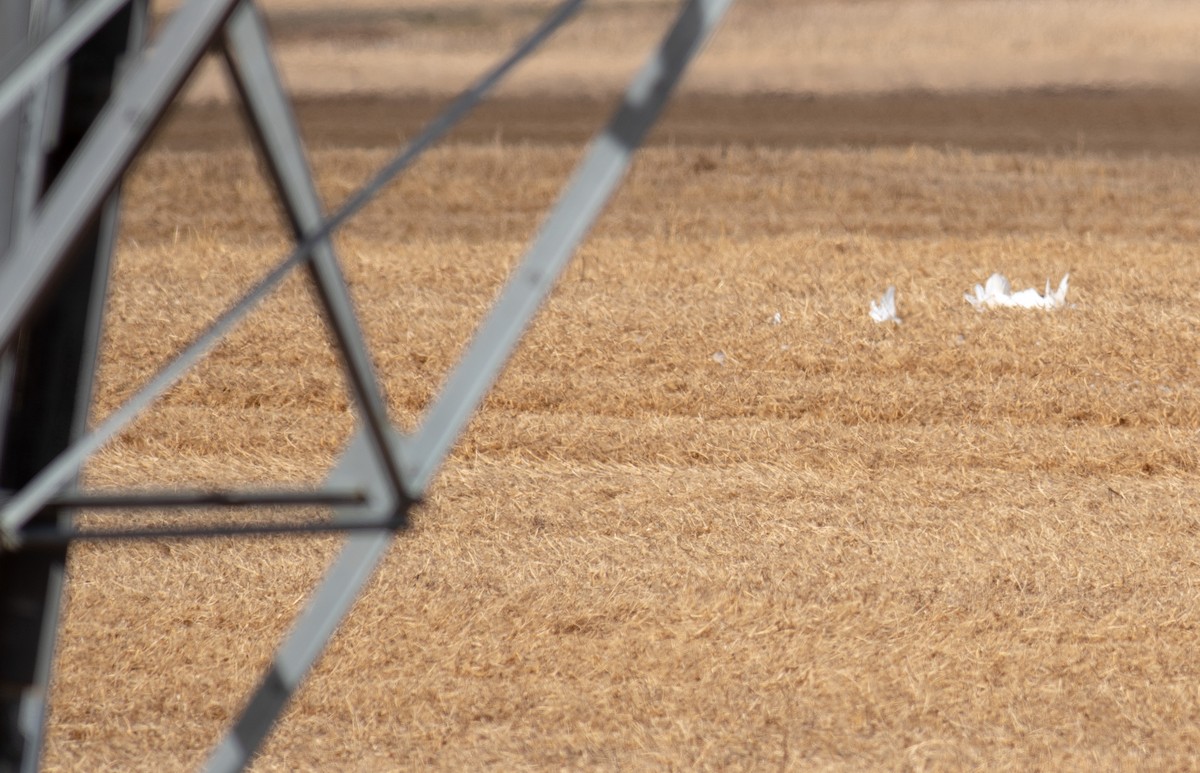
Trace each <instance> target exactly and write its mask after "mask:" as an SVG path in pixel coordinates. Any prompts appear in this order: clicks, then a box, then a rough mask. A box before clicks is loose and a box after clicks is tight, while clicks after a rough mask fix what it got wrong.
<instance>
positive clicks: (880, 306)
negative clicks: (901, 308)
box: [871, 285, 902, 325]
mask: <svg viewBox="0 0 1200 773" xmlns="http://www.w3.org/2000/svg"><path fill="white" fill-rule="evenodd" d="M871 319H873V320H875V321H876V322H895V323H896V324H897V325H899V324H900V322H901V321H902V320H901V319H900V318H899V317H897V316H896V286H895V285H890V286H889V287H888V289H887V292H885V293H884V294H883V297H882V298H880V299H879V302H878V303H876V302H875V301H871Z"/></svg>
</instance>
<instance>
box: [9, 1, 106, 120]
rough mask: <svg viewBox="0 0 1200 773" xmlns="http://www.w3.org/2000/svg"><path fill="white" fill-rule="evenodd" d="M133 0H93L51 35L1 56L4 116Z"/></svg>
mask: <svg viewBox="0 0 1200 773" xmlns="http://www.w3.org/2000/svg"><path fill="white" fill-rule="evenodd" d="M128 4H129V0H90V2H86V3H83V4H82V5H80V6H79V7H77V8H76V9H75V10H74V11H72V12H71V15H70V16H68V17H67V18H66V19H65V20H64V21H63V23H62V24H60V25H58V26H57V27H55V28H54V30H53V31H52V32H50V34H49V35H44V36H42V37H41V39H40V40H34V41H31V42H29V43H26V44H25V45H23V46H20V47H19V48H17V49H16V50H15V51H13V52H12V53H11V54H8V55H7V56H5V57H4V59H2V60H0V116H3V115H7V114H8V112H9V111H10V110H12V109H13V107H14V106H16V105H17V104H18V103H19V102H20V101H21V99H22V97H25V96H26V95H28V94H29V93H30V92H31V91H33V90H34V89H35V88H36V87H37V84H38V81H41V80H44V79H45V78H47V77H48V76H49V74H50V73H51V72H52V71H53V70H55V69H57V68H58V67H61V66H63V64H65V63H66V59H67V57H69V56H70V55H71V54H73V53H75V50H76V49H78V48H79V47H80V46H81V45H83V43H84V42H85V41H86V40H87V39H88V38H90V37H91V36H92V35H94V34H95V32H96V30H98V29H100V27H102V26H103V25H104V23H105V22H107V21H108V20H109V19H111V18H112V17H113V15H114V14H115V13H116V12H117V11H119V10H120V9H121V7H122V6H125V5H128Z"/></svg>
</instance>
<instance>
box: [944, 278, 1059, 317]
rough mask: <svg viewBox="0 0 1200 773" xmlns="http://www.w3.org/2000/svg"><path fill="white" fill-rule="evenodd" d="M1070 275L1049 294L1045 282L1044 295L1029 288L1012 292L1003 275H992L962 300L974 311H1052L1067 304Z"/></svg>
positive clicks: (1048, 282) (1047, 284)
mask: <svg viewBox="0 0 1200 773" xmlns="http://www.w3.org/2000/svg"><path fill="white" fill-rule="evenodd" d="M1069 280H1070V274H1066V275H1064V276H1063V278H1062V281H1061V282H1059V284H1058V290H1056V291H1055V292H1053V293H1051V292H1050V280H1049V279H1047V280H1046V292H1045V294H1042V293H1039V292H1038V291H1037V290H1036V289H1034V288H1032V287H1030V288H1029V289H1027V290H1020V291H1018V292H1015V293H1014V292H1013V291H1012V285H1011V284H1010V283H1009V281H1008V279H1006V278H1005V276H1004V275H1003V274H992V275H991V276H990V277H988V280H987V284H986V285H984V286H980V285H975V292H974V294H971V293H966V294H964V295H963V298H965V299H966V301H967V303H969V304H971V305H972V306H974V307H975V308H976V309H979V310H983V309H999V308H1012V309H1045V310H1047V311H1049V310H1052V309H1058V308H1062V307H1063V306H1065V305H1066V303H1067V286H1068V282H1069Z"/></svg>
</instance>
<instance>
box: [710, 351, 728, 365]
mask: <svg viewBox="0 0 1200 773" xmlns="http://www.w3.org/2000/svg"><path fill="white" fill-rule="evenodd" d="M725 360H726V357H725V352H713V356H712V361H713V362H715V363H717V364H718V365H724V364H725Z"/></svg>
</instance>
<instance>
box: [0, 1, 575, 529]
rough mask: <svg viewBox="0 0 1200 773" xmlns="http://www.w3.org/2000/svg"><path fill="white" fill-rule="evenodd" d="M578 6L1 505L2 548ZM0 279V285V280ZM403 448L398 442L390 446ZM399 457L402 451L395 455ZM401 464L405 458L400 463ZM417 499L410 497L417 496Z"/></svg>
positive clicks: (537, 34)
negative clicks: (321, 242) (311, 252)
mask: <svg viewBox="0 0 1200 773" xmlns="http://www.w3.org/2000/svg"><path fill="white" fill-rule="evenodd" d="M582 3H583V0H564V2H563V3H562V4H561V5H560V6H558V7H557V8H556V9H555V10H554V12H553V13H551V14H550V15H549V16H548V17H547V18H546V20H545V21H544V22H543V23H542V24H541V25H540V26H539V27H538V28H537V29H535V30H534V31H533V32H532V33H531V34H530V35H529V37H528V38H526V39H525V40H523V41H522V42H521V44H520V45H518V46H517V47H516V48H515V49H514V50H513V51H512V53H511V54H509V55H508V57H506V58H505V59H504V60H503V61H501V62H500V63H498V64H497V65H496V66H495V67H493V68H492V69H491V70H490V71H488V72H487V73H486V74H484V75H483V77H481V78H480V79H479V80H478V81H476V82H475V83H474V84H472V85H471V86H470V87H469V88H468V89H466V90H465V91H463V92H462V93H461V94H460V95H459V96H458V97H457V98H455V99H454V101H453V102H452V103H451V104H450V107H448V108H447V109H446V111H445V112H444V113H442V114H441V115H439V116H438V117H437V118H435V119H434V120H433V121H431V122H430V123H429V125H428V126H426V127H425V129H423V130H422V131H421V133H420V134H419V135H417V137H416V138H415V139H413V140H412V142H410V143H409V145H408V147H406V148H404V150H402V151H401V152H399V153H398V154H396V156H395V157H394V158H393V159H392V160H391V161H389V162H388V163H387V164H385V165H384V166H383V168H382V169H380V170H379V172H378V173H376V175H375V176H374V177H372V178H371V180H370V182H368V183H367V184H366V185H364V186H363V187H362V188H360V189H359V190H358V191H356V192H355V193H354V194H353V195H351V196H350V198H349V199H347V200H346V202H345V203H344V204H343V205H342V206H341V207H340V208H339V209H338V210H337V212H335V213H334V214H333V215H332V216H331V217H330V218H329V219H328V220H327V221H326V222H325V225H324V226H323V227H322V228H321V229H320V230H319V231H318V232H317V233H315V234H313V235H312V236H310V237H308V238H306V239H305V240H304V241H303V242H302V243H301V244H299V245H298V246H297V247H296V249H294V250H293V251H292V253H291V254H290V255H289V256H288V257H287V258H286V259H284V260H283V262H281V263H280V264H279V265H277V266H276V267H275V268H274V269H272V270H271V271H270V272H268V273H267V275H266V276H264V277H263V278H262V279H261V280H259V282H258V283H257V284H255V285H254V286H253V287H252V288H251V289H250V290H249V291H248V292H247V293H246V294H245V295H243V296H242V297H241V299H239V300H238V301H237V302H236V303H235V304H234V305H233V306H231V307H230V308H229V309H227V310H226V311H225V312H223V313H222V314H221V316H219V317H218V318H217V319H216V320H215V321H214V322H213V323H212V325H210V326H209V328H208V329H207V330H206V331H204V332H203V333H201V334H200V335H199V336H198V337H197V338H196V339H195V340H193V341H192V343H191V344H189V345H188V346H187V347H186V348H185V349H184V350H183V351H181V352H180V353H179V354H178V355H176V357H175V359H174V360H172V361H171V362H170V363H169V364H168V365H166V366H164V367H163V369H162V370H160V371H159V372H158V373H157V374H156V375H155V376H154V377H153V378H151V379H150V381H149V382H148V383H147V384H146V385H145V386H144V387H142V388H141V389H140V390H139V391H138V392H137V393H136V394H134V395H133V397H131V398H129V400H128V401H126V403H125V404H124V405H123V406H121V407H120V408H119V409H117V410H116V411H114V412H113V413H112V414H110V415H109V417H108V418H107V419H105V420H104V422H103V423H101V424H100V425H99V426H98V427H96V428H94V429H93V430H92V431H91V433H89V434H88V435H86V436H84V437H82V438H80V439H79V440H78V441H76V442H75V443H73V444H72V445H71V446H70V447H69V448H67V449H66V450H65V451H63V453H61V454H59V456H58V458H56V459H55V460H54V461H53V462H52V463H51V464H49V465H47V466H46V467H45V468H44V469H43V470H42V471H41V472H40V473H39V474H38V475H37V477H36V478H34V479H33V480H32V481H30V482H29V484H28V485H26V486H25V487H24V488H22V489H21V491H20V492H18V493H17V495H16V496H15V497H13V499H12V500H11V501H9V502H8V503H0V542H3V543H7V544H10V545H19V544H20V534H19V530H20V528H21V527H22V526H23V525H24V524H25V523H26V522H27V521H28V520H29V519H30V518H31V517H33V515H34V514H35V513H36V512H37V511H38V510H39V509H40V508H42V507H43V506H45V504H46V502H47V501H49V499H50V498H51V497H53V496H54V495H55V494H57V493H58V492H59V491H62V490H63V488H64V487H66V486H67V485H68V484H69V483H70V481H71V479H72V478H73V477H74V476H75V474H76V472H77V471H78V470H79V468H80V467H81V466H82V465H83V463H84V461H85V460H86V459H87V458H88V457H89V456H90V455H91V454H93V453H95V452H96V451H97V450H99V449H100V447H101V446H103V445H104V444H105V443H106V442H108V440H110V439H111V438H112V437H113V436H115V435H116V434H117V433H118V432H120V431H121V429H122V428H123V427H125V426H126V425H128V424H129V422H131V421H133V419H134V418H135V417H136V416H137V415H138V414H139V413H140V412H141V411H142V410H143V409H144V408H146V407H147V406H148V405H150V403H152V402H153V401H154V400H155V399H156V398H157V397H158V396H159V395H160V394H162V393H163V392H165V391H166V390H167V389H169V388H170V387H171V386H172V385H173V384H175V383H176V382H177V381H178V380H179V379H180V378H182V377H183V375H184V374H185V373H186V372H187V371H188V369H189V368H190V367H191V366H192V365H194V364H195V363H196V361H197V360H199V359H200V358H201V357H202V356H204V354H205V352H207V351H208V350H209V349H210V348H212V347H213V346H214V345H215V344H216V343H217V341H219V340H220V339H221V337H222V336H224V335H225V334H226V333H228V332H229V330H231V329H232V328H233V326H234V325H236V324H237V323H238V322H239V321H241V319H242V318H243V317H244V316H245V315H246V314H248V313H249V312H250V310H251V309H253V308H254V307H255V306H256V305H257V304H258V303H259V301H261V300H262V299H263V298H265V297H266V296H267V295H268V294H269V293H270V292H271V290H273V289H274V288H275V286H276V285H278V284H279V282H281V281H282V280H283V278H284V277H286V276H287V275H288V273H289V272H290V271H291V270H292V268H294V267H295V266H296V265H297V264H298V263H299V262H300V261H301V260H303V259H304V258H305V257H307V255H308V252H309V250H311V249H312V247H313V245H315V244H316V242H317V241H318V240H319V239H324V238H326V237H328V236H329V235H330V234H331V233H333V231H334V230H336V229H337V228H338V227H339V226H341V225H342V224H343V223H345V222H346V221H347V220H349V219H350V218H351V217H353V216H354V215H355V214H357V213H358V212H359V211H360V210H361V209H362V208H363V207H365V206H366V205H367V203H368V202H370V201H371V199H372V197H373V196H375V194H377V193H378V192H379V191H380V190H382V189H383V187H384V186H386V185H387V184H388V183H389V182H391V181H392V180H393V179H394V178H395V177H396V176H397V175H399V174H400V173H401V172H403V171H404V170H405V169H407V168H408V167H409V166H411V165H412V163H413V162H414V161H416V159H417V158H418V157H419V156H420V155H421V154H422V153H424V152H425V151H426V150H428V149H429V148H430V147H432V146H433V144H434V143H435V142H437V141H438V140H439V139H441V138H442V137H444V136H445V135H446V134H447V133H448V132H449V131H450V129H452V128H453V127H454V125H455V124H457V123H458V122H459V121H461V120H462V119H463V118H464V117H466V115H467V114H468V113H469V112H470V111H471V110H472V109H473V108H474V107H475V106H476V105H478V104H479V103H480V102H481V101H482V100H483V98H484V96H486V95H487V94H488V92H490V91H491V90H492V89H493V88H495V86H496V85H497V84H498V83H499V82H500V81H501V80H502V79H503V78H504V76H505V75H507V74H508V73H509V72H510V71H511V70H512V69H513V68H514V67H516V65H517V64H518V63H519V62H521V61H522V60H523V59H525V58H526V57H528V56H529V55H530V54H531V53H533V51H535V50H536V49H537V48H538V46H540V45H541V44H542V43H544V42H545V41H546V40H547V39H549V37H550V36H551V35H552V34H554V32H555V31H557V30H558V29H559V28H560V27H561V26H562V25H563V24H565V23H566V22H567V21H568V20H570V19H571V17H572V16H574V15H575V13H576V12H577V11H578V10H579V8H580V6H581V5H582ZM2 276H3V275H2V274H0V278H2ZM3 300H4V291H3V285H0V303H2V302H3ZM395 442H396V444H397V445H401V443H400V442H399V441H395ZM397 454H399V451H397ZM401 456H402V455H401ZM414 493H415V492H414Z"/></svg>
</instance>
